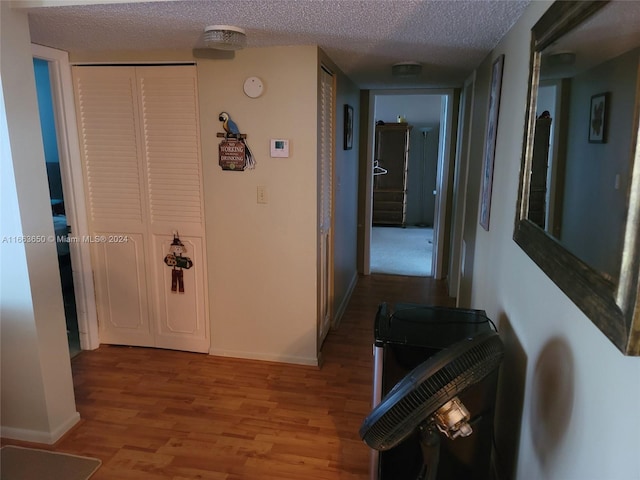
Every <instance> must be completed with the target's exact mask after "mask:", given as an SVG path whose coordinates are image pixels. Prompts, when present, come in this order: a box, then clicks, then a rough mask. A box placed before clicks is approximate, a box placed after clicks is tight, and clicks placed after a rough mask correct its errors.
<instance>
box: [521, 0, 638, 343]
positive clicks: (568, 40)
mask: <svg viewBox="0 0 640 480" xmlns="http://www.w3.org/2000/svg"><path fill="white" fill-rule="evenodd" d="M639 72H640V2H625V1H611V2H609V1H604V2H603V1H598V2H594V1H570V2H567V1H562V2H560V1H559V2H556V3H554V4H553V5H551V7H550V8H549V10H547V12H546V13H545V14H544V15H543V16H542V17H541V18H540V20H539V21H538V22H537V23H536V24H535V26H534V27H533V29H532V41H531V55H530V82H529V94H528V99H527V113H526V123H525V134H524V145H523V154H522V166H521V173H520V186H519V195H518V206H517V209H516V220H515V229H514V235H513V238H514V240H515V241H516V243H518V245H520V247H521V248H522V249H523V250H524V251H525V252H526V253H527V254H528V255H529V256H530V257H531V259H533V261H534V262H535V263H536V264H537V265H538V266H539V267H540V268H541V269H542V270H543V271H544V272H545V273H546V274H547V275H548V276H549V278H551V280H553V281H554V282H555V284H556V285H557V286H558V287H559V288H560V289H561V290H562V291H563V292H564V293H565V294H566V295H567V296H568V297H569V298H570V299H571V300H572V301H573V302H574V303H575V304H576V305H577V306H578V307H579V308H580V309H581V310H582V311H583V312H584V313H585V315H586V316H587V317H589V318H590V319H591V320H592V321H593V323H594V324H595V325H596V326H597V327H598V328H599V329H600V330H601V331H602V332H603V333H604V334H605V335H606V336H607V338H609V339H610V340H611V342H613V344H615V346H616V347H617V348H618V349H619V350H620V351H621V352H623V353H624V354H625V355H640V305H639V304H638V301H639V300H640V297H639V296H638V293H639V292H638V286H639V284H638V274H639V270H640V267H639V265H640V255H639V251H640V235H638V230H639V226H640V145H639V135H638V128H639V127H638V125H639V120H638V118H639V112H640V73H639Z"/></svg>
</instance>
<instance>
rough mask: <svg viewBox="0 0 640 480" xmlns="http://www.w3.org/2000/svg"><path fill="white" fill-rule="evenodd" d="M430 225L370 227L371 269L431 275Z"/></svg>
mask: <svg viewBox="0 0 640 480" xmlns="http://www.w3.org/2000/svg"><path fill="white" fill-rule="evenodd" d="M432 255H433V228H421V227H407V228H399V227H373V228H372V229H371V273H387V274H392V275H407V276H412V277H430V276H431V257H432Z"/></svg>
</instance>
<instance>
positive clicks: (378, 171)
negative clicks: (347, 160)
mask: <svg viewBox="0 0 640 480" xmlns="http://www.w3.org/2000/svg"><path fill="white" fill-rule="evenodd" d="M387 173H388V172H387V169H386V168H382V167H381V166H380V165H378V160H374V161H373V174H374V175H386V174H387Z"/></svg>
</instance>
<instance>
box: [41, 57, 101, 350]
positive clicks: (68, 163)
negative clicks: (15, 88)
mask: <svg viewBox="0 0 640 480" xmlns="http://www.w3.org/2000/svg"><path fill="white" fill-rule="evenodd" d="M31 50H32V54H33V58H34V60H36V59H37V60H42V61H44V62H45V63H46V66H47V67H48V80H49V97H50V102H51V116H52V117H53V123H54V125H55V134H54V137H53V139H52V141H53V142H54V143H55V144H56V146H57V155H58V164H57V165H56V167H57V168H52V171H53V172H54V173H52V175H53V176H56V175H59V180H58V179H57V177H56V180H55V181H54V182H53V183H55V184H56V185H57V188H59V190H57V191H55V190H54V192H53V195H55V198H56V200H57V199H58V196H59V197H60V198H59V199H60V200H62V199H63V201H64V204H63V206H64V217H65V218H64V220H63V219H62V218H59V219H58V224H59V225H60V228H59V229H58V228H56V235H57V236H62V237H63V238H64V233H65V232H68V233H69V234H70V235H71V236H73V237H74V238H87V236H88V228H87V221H86V218H87V217H86V211H85V204H84V186H83V180H82V167H81V161H80V150H79V148H80V147H79V142H78V133H77V129H76V118H75V108H74V103H73V84H72V81H71V69H70V66H69V57H68V54H67V52H64V51H62V50H56V49H53V48H49V47H44V46H41V45H32V46H31ZM47 173H49V172H47ZM55 203H56V205H52V217H54V218H55V217H56V213H60V212H61V207H60V204H59V203H57V202H55ZM63 223H64V225H63ZM59 234H60V235H59ZM89 246H90V244H89V243H83V242H79V241H76V242H67V243H66V244H63V245H60V247H61V250H62V253H63V255H62V256H65V253H66V251H67V250H68V257H67V259H66V260H64V262H62V263H63V267H64V268H63V269H64V270H65V271H64V275H65V279H64V280H63V282H68V283H70V284H72V285H73V304H72V305H69V308H70V310H75V318H76V322H77V330H78V334H77V343H74V344H73V347H72V348H73V349H74V353H75V349H76V348H77V349H81V350H92V349H95V348H98V346H99V345H100V342H99V337H98V320H97V315H96V305H95V293H94V288H93V273H92V269H91V257H90V251H89ZM59 258H60V256H59ZM60 263H61V262H60V261H59V264H60ZM63 290H64V288H63ZM67 295H68V296H67V297H65V298H64V302H65V314H66V309H67V302H69V301H71V297H70V296H69V289H68V288H67ZM74 307H75V308H74ZM78 344H79V346H78Z"/></svg>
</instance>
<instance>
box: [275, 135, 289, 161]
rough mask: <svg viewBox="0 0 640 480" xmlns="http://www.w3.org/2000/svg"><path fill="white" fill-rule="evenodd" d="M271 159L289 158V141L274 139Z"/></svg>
mask: <svg viewBox="0 0 640 480" xmlns="http://www.w3.org/2000/svg"><path fill="white" fill-rule="evenodd" d="M271 158H289V140H283V139H280V138H279V139H273V138H272V139H271Z"/></svg>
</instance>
